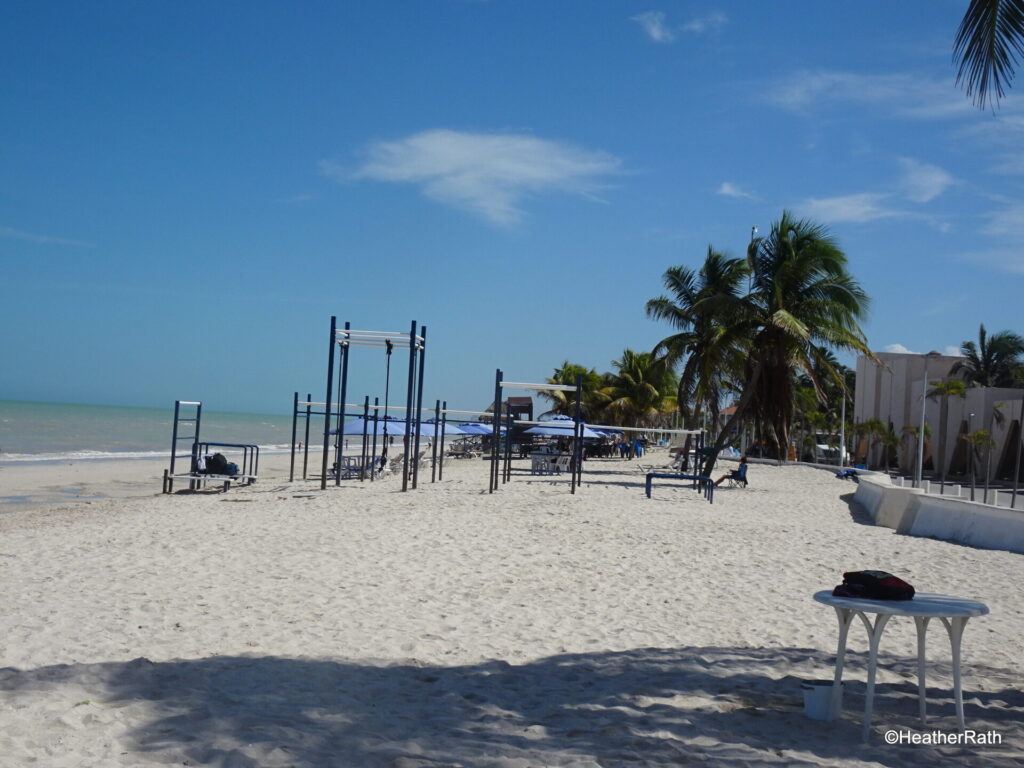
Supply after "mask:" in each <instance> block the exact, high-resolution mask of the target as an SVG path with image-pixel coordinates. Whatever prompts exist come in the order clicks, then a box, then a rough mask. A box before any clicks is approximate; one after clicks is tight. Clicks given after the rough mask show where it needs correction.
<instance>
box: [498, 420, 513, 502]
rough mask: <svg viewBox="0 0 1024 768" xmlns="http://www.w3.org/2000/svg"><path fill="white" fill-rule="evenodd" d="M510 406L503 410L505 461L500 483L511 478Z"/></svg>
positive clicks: (511, 422) (511, 421)
mask: <svg viewBox="0 0 1024 768" xmlns="http://www.w3.org/2000/svg"><path fill="white" fill-rule="evenodd" d="M512 424H513V419H512V408H511V407H509V409H508V410H507V411H506V412H505V461H504V467H503V469H502V473H501V484H502V485H504V484H505V483H507V482H508V481H509V480H511V479H512Z"/></svg>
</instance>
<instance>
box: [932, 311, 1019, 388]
mask: <svg viewBox="0 0 1024 768" xmlns="http://www.w3.org/2000/svg"><path fill="white" fill-rule="evenodd" d="M960 354H961V355H962V356H963V359H962V360H959V361H957V362H956V364H955V365H954V366H953V368H952V369H951V371H950V372H951V373H954V374H960V375H961V376H962V377H963V379H964V381H966V382H967V383H968V384H970V385H971V386H975V387H1013V386H1015V384H1016V381H1017V377H1018V376H1019V375H1020V372H1021V369H1022V368H1024V363H1022V362H1021V356H1022V355H1024V338H1022V337H1021V336H1019V335H1018V334H1016V333H1013V332H1012V331H1000V332H999V333H994V334H992V335H991V336H988V334H987V333H986V331H985V326H984V324H982V326H981V327H980V328H979V330H978V343H977V344H975V343H974V342H973V341H965V342H963V344H961V345H960Z"/></svg>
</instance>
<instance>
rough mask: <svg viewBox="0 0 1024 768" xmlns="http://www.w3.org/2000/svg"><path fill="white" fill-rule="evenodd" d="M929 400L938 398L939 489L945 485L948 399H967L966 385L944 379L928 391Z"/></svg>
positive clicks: (955, 380) (954, 380)
mask: <svg viewBox="0 0 1024 768" xmlns="http://www.w3.org/2000/svg"><path fill="white" fill-rule="evenodd" d="M928 397H929V399H931V400H935V399H936V398H940V403H941V404H940V406H939V451H938V453H939V488H940V493H941V489H942V488H944V486H945V485H946V464H947V462H946V422H947V421H949V398H951V397H959V398H960V399H961V400H962V399H963V398H965V397H967V385H966V384H965V383H964V382H963V380H962V379H952V378H950V379H945V380H944V381H941V382H939V383H938V384H933V385H932V388H931V389H930V390H929V391H928Z"/></svg>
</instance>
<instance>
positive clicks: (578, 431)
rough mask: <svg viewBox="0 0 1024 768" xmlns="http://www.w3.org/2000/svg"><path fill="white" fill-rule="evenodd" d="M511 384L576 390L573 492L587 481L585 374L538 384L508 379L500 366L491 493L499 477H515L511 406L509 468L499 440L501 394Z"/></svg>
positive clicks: (496, 383)
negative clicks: (502, 463)
mask: <svg viewBox="0 0 1024 768" xmlns="http://www.w3.org/2000/svg"><path fill="white" fill-rule="evenodd" d="M506 387H508V388H509V389H526V390H531V391H535V392H550V391H559V392H575V393H576V411H575V415H574V419H573V422H572V442H573V449H572V456H573V466H572V477H571V478H570V482H569V488H570V493H576V488H577V487H580V486H581V485H582V484H583V426H584V424H583V418H582V409H583V375H582V374H576V384H575V385H570V384H549V383H546V382H545V383H544V384H535V383H532V382H523V381H505V380H504V379H503V373H502V371H501V369H500V368H499V369H498V370H497V372H496V373H495V376H494V424H495V427H496V429H495V432H496V434H495V436H494V441H493V446H492V450H491V478H490V484H489V486H488V489H487V491H488V493H494V492H495V491H496V490H498V478H499V476H500V477H501V478H502V479H501V482H502V483H505V482H508V480H509V479H510V478H511V474H512V472H511V456H512V425H513V423H514V422H513V421H512V418H511V409H510V411H509V418H508V424H507V428H506V430H505V471H504V472H502V471H501V467H500V462H499V455H500V451H499V443H500V442H501V438H500V429H501V398H502V390H503V389H504V388H506Z"/></svg>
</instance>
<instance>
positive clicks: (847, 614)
mask: <svg viewBox="0 0 1024 768" xmlns="http://www.w3.org/2000/svg"><path fill="white" fill-rule="evenodd" d="M814 599H815V600H817V601H818V602H819V603H824V604H825V605H831V606H832V607H833V608H835V610H836V616H837V617H838V618H839V649H838V650H837V651H836V674H835V680H834V681H833V684H832V707H833V710H834V711H836V712H838V711H839V697H840V696H841V695H842V685H841V684H842V681H843V659H844V657H845V656H846V635H847V633H848V632H849V631H850V623H851V622H852V621H853V617H854V616H859V617H860V620H861V621H862V622H864V627H865V629H867V631H868V642H869V645H868V648H869V651H868V684H867V690H866V693H865V701H864V728H863V731H862V733H861V738H862V739H863V740H864V741H867V739H868V734H869V732H870V731H869V729H870V726H871V707H872V704H873V700H874V696H875V669H876V667H877V665H878V641H879V640H881V638H882V631H883V630H884V629H885V625H886V624H887V623H888V622H889V619H891V618H892V617H893V616H911V617H913V619H914V623H915V624H916V625H917V691H918V706H919V707H920V713H921V724H922V725H924V723H925V682H924V664H925V655H924V640H925V633H926V632H927V630H928V622H929V621H931V620H932V619H940V620H941V621H942V623H943V624H944V625H945V627H946V632H947V633H948V634H949V643H950V645H951V646H952V649H953V694H954V697H955V699H956V721H957V725H958V726H959V728H960V731H961V732H963V731H964V730H965V728H966V726H965V725H964V698H963V691H962V690H961V687H960V640H961V638H962V637H963V634H964V627H966V626H967V620H968V619H969V618H971V617H972V616H984V615H985V614H986V613H988V606H987V605H985V604H984V603H981V602H978V601H977V600H967V599H965V598H962V597H953V596H951V595H936V594H931V593H928V592H918V593H917V594H916V595H914V599H913V600H866V599H864V598H857V597H833V596H832V591H831V590H823V591H821V592H816V593H815V594H814ZM869 613H873V614H875V620H874V623H872V621H871V619H869V618H868V616H867V614H869Z"/></svg>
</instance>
